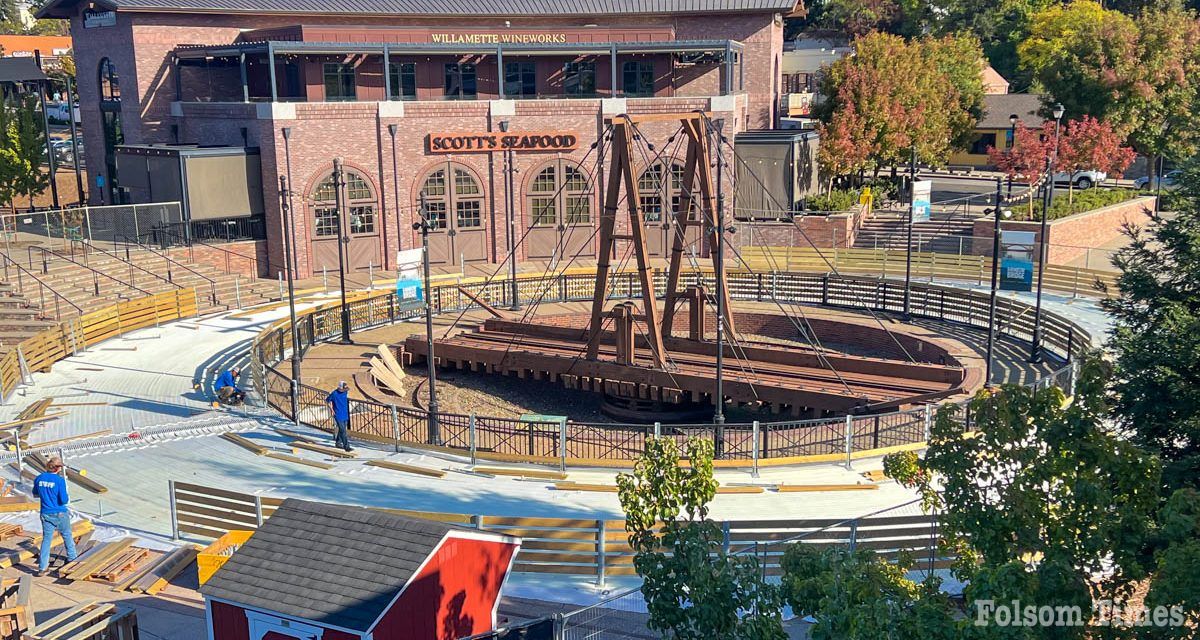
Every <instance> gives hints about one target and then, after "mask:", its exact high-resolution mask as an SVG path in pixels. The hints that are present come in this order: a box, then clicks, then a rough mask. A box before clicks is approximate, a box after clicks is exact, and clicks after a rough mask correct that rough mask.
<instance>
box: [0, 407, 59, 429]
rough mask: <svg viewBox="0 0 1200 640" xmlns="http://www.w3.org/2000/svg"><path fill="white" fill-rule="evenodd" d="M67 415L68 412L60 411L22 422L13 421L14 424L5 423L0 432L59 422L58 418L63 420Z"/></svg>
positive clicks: (0, 427)
mask: <svg viewBox="0 0 1200 640" xmlns="http://www.w3.org/2000/svg"><path fill="white" fill-rule="evenodd" d="M65 415H67V412H66V411H59V412H56V413H47V414H45V415H41V416H37V417H35V418H24V419H21V420H13V421H12V422H5V423H4V424H0V430H5V429H14V428H17V427H24V426H27V425H33V424H41V423H43V422H49V421H50V420H57V419H58V418H61V417H63V416H65Z"/></svg>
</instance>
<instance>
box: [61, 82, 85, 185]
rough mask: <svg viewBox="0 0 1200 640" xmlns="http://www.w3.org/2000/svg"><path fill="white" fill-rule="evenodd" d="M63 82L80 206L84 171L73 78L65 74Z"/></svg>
mask: <svg viewBox="0 0 1200 640" xmlns="http://www.w3.org/2000/svg"><path fill="white" fill-rule="evenodd" d="M63 80H66V82H67V121H68V122H70V123H71V157H72V158H73V159H74V161H73V162H72V164H74V165H75V190H76V192H77V193H78V196H79V204H80V205H81V206H82V205H83V204H84V202H83V171H82V170H81V169H80V168H79V160H80V158H79V136H78V133H77V132H76V130H75V97H74V96H73V95H72V93H74V92H73V91H72V90H71V76H70V75H68V74H65V73H64V74H63Z"/></svg>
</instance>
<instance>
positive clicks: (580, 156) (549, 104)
mask: <svg viewBox="0 0 1200 640" xmlns="http://www.w3.org/2000/svg"><path fill="white" fill-rule="evenodd" d="M798 10H800V7H799V6H798V5H797V0H346V1H345V2H337V3H334V2H320V1H317V0H221V1H217V0H94V1H92V2H81V1H80V0H52V1H51V2H50V3H49V4H47V5H46V6H45V7H44V8H43V9H42V10H41V11H40V13H39V16H40V17H44V18H45V17H49V18H64V19H69V20H70V21H71V34H72V37H73V38H74V50H75V57H76V63H77V67H78V69H79V74H78V78H79V79H78V83H79V94H80V110H81V114H82V118H83V122H84V130H85V132H86V133H85V140H86V148H87V153H88V154H89V157H88V159H87V160H88V162H87V166H88V169H89V173H90V174H91V175H90V176H89V181H90V182H91V183H92V184H93V185H94V186H98V187H100V188H94V189H92V190H91V191H92V194H93V195H92V197H93V204H98V203H101V202H103V203H111V202H121V201H123V200H132V201H138V200H144V199H145V197H146V195H145V194H144V193H139V192H138V190H137V185H139V184H141V181H142V180H143V177H142V176H138V175H128V174H129V173H135V172H132V171H127V175H122V173H121V171H120V169H121V167H120V163H119V162H118V157H119V153H118V152H119V150H120V147H121V145H143V146H144V145H154V144H163V145H171V144H185V145H186V144H193V145H196V144H198V145H205V146H207V145H219V146H230V147H239V148H252V149H255V150H257V152H258V156H259V158H260V162H261V173H262V176H261V182H260V183H261V185H262V202H263V206H262V209H263V213H261V214H259V215H261V216H262V218H263V222H264V223H265V229H266V232H265V235H266V242H267V246H268V255H269V256H270V264H271V267H270V269H271V273H272V274H274V273H275V271H276V270H277V269H278V268H281V266H282V262H283V261H282V235H281V232H282V229H283V226H282V224H281V222H280V217H281V216H280V196H279V178H280V176H287V177H289V182H290V184H291V191H292V198H291V203H292V206H293V210H294V211H295V221H296V222H295V233H296V241H297V247H298V249H297V258H298V270H299V272H300V274H301V275H307V274H310V273H314V272H320V270H321V268H322V267H328V268H330V269H333V268H336V265H337V237H338V227H339V225H341V228H342V231H343V233H344V234H345V235H347V236H348V237H349V238H350V242H349V251H348V256H349V258H348V259H349V262H350V265H351V266H352V268H355V269H366V268H367V267H368V265H373V266H376V267H379V266H384V267H389V268H390V267H392V266H393V263H394V261H395V254H396V251H397V249H407V248H411V247H413V246H414V245H419V237H418V236H417V235H416V232H414V231H413V230H412V223H413V221H414V220H415V219H416V209H417V206H418V202H419V198H420V194H421V193H422V192H424V194H425V197H426V199H427V201H428V207H429V211H430V213H431V219H432V220H433V221H434V222H435V223H436V226H437V228H436V229H435V230H434V231H433V232H432V233H431V238H430V242H431V251H430V255H431V257H432V259H433V261H434V262H435V263H440V264H443V265H449V264H458V263H460V262H463V261H465V262H503V261H504V260H505V258H506V256H507V253H508V249H507V246H508V245H507V243H508V241H509V237H508V234H507V230H508V222H507V220H508V219H509V214H510V213H511V216H512V220H513V222H512V225H513V226H514V227H515V233H514V237H515V238H517V239H521V238H522V237H523V238H524V240H523V241H522V242H520V243H519V246H518V248H517V251H516V252H517V255H518V257H519V259H549V258H552V257H554V256H561V255H568V256H569V255H574V254H576V253H581V254H584V255H588V252H591V255H594V252H595V246H596V244H597V242H596V238H595V234H594V233H593V230H594V228H595V220H596V217H597V212H598V208H599V194H600V193H601V191H602V189H601V187H602V186H603V179H604V176H603V171H600V170H598V167H599V166H600V163H599V162H598V157H597V156H598V155H599V152H600V149H602V148H603V145H601V146H600V149H598V148H597V147H596V145H595V143H596V141H597V138H598V137H599V136H600V135H601V132H602V131H604V127H605V120H606V118H611V117H612V116H614V115H619V114H623V113H629V114H645V113H663V112H676V111H693V110H705V111H709V112H711V113H712V117H713V118H714V120H717V121H720V122H721V126H723V127H724V131H725V134H726V135H727V136H728V138H729V139H730V140H732V138H733V134H734V133H736V132H738V131H744V130H747V129H763V128H770V127H772V126H773V125H774V124H775V121H776V113H775V111H776V108H777V105H778V102H779V101H778V96H779V77H780V72H779V65H780V56H781V53H782V48H783V17H784V16H786V15H790V14H792V13H794V12H796V11H798ZM676 129H677V125H676V124H674V123H670V122H653V123H647V124H646V125H644V129H643V130H642V131H641V132H640V133H641V134H642V136H643V138H644V142H647V143H649V144H647V145H645V147H646V148H645V149H643V150H641V151H640V152H639V153H641V154H642V155H643V157H642V158H641V159H640V160H639V162H641V166H639V168H638V170H639V174H638V175H639V183H640V193H641V195H640V199H641V200H642V204H643V206H645V207H646V208H647V217H648V220H649V221H650V222H651V223H652V224H651V229H652V231H653V233H652V234H651V238H650V245H651V251H653V252H656V253H659V254H665V251H667V250H668V249H667V246H668V238H669V237H670V236H669V234H670V229H669V227H668V226H667V225H668V224H669V216H664V215H662V211H661V206H660V205H658V204H656V203H662V202H667V201H669V199H670V198H672V197H674V191H675V188H674V186H673V185H672V181H671V180H669V179H664V178H665V177H666V176H669V175H671V172H672V171H674V170H677V168H678V167H681V165H682V158H681V157H679V156H678V155H676V153H679V154H682V148H683V147H682V145H681V144H679V142H680V141H681V139H682V138H683V136H673V135H672V134H673V133H675V131H676ZM481 134H496V135H497V136H498V137H496V138H485V137H478V136H480V135H481ZM504 136H512V137H511V138H510V140H511V141H512V142H511V143H507V144H511V145H513V146H516V147H518V150H516V151H513V152H512V153H507V152H494V151H485V150H480V149H472V148H470V147H472V146H475V145H480V144H483V145H486V144H488V143H489V141H490V143H491V144H498V145H504V144H506V143H505V142H504V140H503V137H504ZM651 145H653V147H652V148H653V149H654V151H649V152H647V151H646V149H649V148H651ZM677 150H678V151H677ZM334 157H341V158H343V159H344V163H345V167H346V169H347V171H348V173H347V185H346V189H345V196H346V200H347V202H346V207H345V209H346V215H343V216H339V215H338V214H337V211H336V209H335V208H334V207H333V189H332V188H331V182H330V176H331V172H332V168H333V159H334ZM510 169H511V171H510ZM142 172H143V173H150V172H149V171H146V170H144V169H143V170H142ZM510 185H511V186H510ZM656 207H657V208H656ZM239 215H240V214H239ZM660 231H661V233H660Z"/></svg>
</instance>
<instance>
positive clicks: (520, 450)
mask: <svg viewBox="0 0 1200 640" xmlns="http://www.w3.org/2000/svg"><path fill="white" fill-rule="evenodd" d="M703 278H704V279H711V274H710V275H708V276H704V277H703ZM700 279H702V278H701V277H697V276H693V277H692V278H691V279H689V283H690V281H691V280H700ZM655 280H656V287H660V286H662V285H664V284H665V274H664V273H662V272H656V273H655ZM610 282H611V285H610V290H609V296H610V297H611V298H617V299H620V298H632V297H637V296H639V295H640V289H641V287H640V284H639V283H638V281H637V277H636V275H635V274H632V273H620V274H614V276H613V277H612V278H611V280H610ZM709 284H710V285H711V283H709ZM594 286H595V276H594V275H590V274H566V275H562V274H558V275H549V276H541V277H536V276H535V277H525V278H521V280H520V282H519V286H518V289H519V295H520V296H521V297H522V300H523V301H524V302H529V300H531V299H540V300H542V301H544V302H562V301H572V300H588V299H590V298H591V295H592V289H593V287H594ZM659 290H661V288H660V289H659ZM729 290H730V294H731V296H732V298H733V299H734V300H745V301H763V300H776V301H779V302H780V303H783V304H791V303H799V304H822V305H827V306H834V307H841V308H848V309H871V310H874V311H881V312H896V313H898V312H900V311H902V310H903V305H904V289H903V286H902V285H901V284H899V283H897V282H894V281H888V280H882V279H874V278H863V277H852V276H843V275H835V274H812V273H766V274H764V273H730V274H729ZM473 292H474V293H476V295H477V296H478V297H479V298H480V299H482V300H484V301H486V302H488V303H489V304H492V305H494V306H497V307H500V306H505V305H508V304H511V301H510V300H509V299H508V297H509V295H510V287H509V286H508V284H507V282H506V281H494V282H492V283H490V284H487V285H486V286H482V287H479V290H478V291H477V292H476V291H474V288H473ZM428 297H429V302H430V304H431V305H432V306H433V309H434V311H435V312H436V313H448V312H461V311H463V310H466V309H469V308H472V307H475V306H477V305H476V304H475V303H474V302H472V301H471V300H470V299H469V298H468V297H467V296H466V295H464V294H463V293H462V291H460V290H459V289H458V288H457V286H456V285H448V286H441V287H434V288H433V289H432V290H431V291H430V292H429V296H428ZM910 300H911V304H910V309H911V314H912V316H914V317H916V318H926V319H935V320H940V321H945V322H952V323H957V324H961V325H965V326H968V327H972V328H976V329H983V330H986V329H987V319H988V307H989V295H988V293H987V292H977V291H970V290H966V289H959V288H955V287H949V286H944V285H934V284H925V283H914V284H913V285H912V289H911V296H910ZM349 307H350V324H351V330H352V331H358V330H362V329H366V328H369V327H375V326H380V325H385V324H391V323H394V322H398V321H405V320H412V319H415V318H418V317H420V316H421V315H422V314H423V313H424V307H423V306H421V305H420V304H417V303H413V302H411V301H403V300H399V299H397V297H396V295H395V293H392V292H388V293H382V292H381V293H380V294H379V295H376V296H373V297H369V298H366V299H362V300H357V301H354V302H351V303H349ZM1033 320H1034V314H1033V312H1032V308H1031V305H1028V304H1025V303H1023V302H1019V301H1016V300H1011V299H1006V298H1002V299H999V300H998V302H997V326H998V332H999V333H1000V334H1001V335H1003V336H1006V337H1008V338H1010V339H1015V340H1018V341H1021V342H1025V343H1029V342H1030V341H1031V339H1032V336H1033ZM298 322H299V327H298V328H299V335H300V340H301V349H302V350H307V349H308V348H310V347H312V346H313V345H315V344H317V343H320V342H323V341H326V340H330V339H333V338H336V337H338V336H340V335H341V322H342V320H341V313H340V306H339V305H330V306H326V307H321V308H317V309H315V310H312V311H310V312H306V313H305V314H304V315H303V316H301V317H300V318H299V319H298ZM289 326H290V325H289V324H288V323H287V321H286V320H285V321H283V322H281V323H277V324H275V325H273V326H272V327H271V328H269V329H267V330H266V331H264V332H263V333H261V334H260V335H259V336H258V338H257V339H256V340H255V342H254V346H253V348H252V366H253V367H254V369H255V371H254V379H255V383H256V385H258V391H259V392H260V394H261V395H262V396H263V397H264V398H265V399H266V401H267V403H268V404H269V405H270V406H271V407H274V408H275V409H276V410H278V411H280V412H281V413H283V414H284V415H286V416H287V417H288V418H292V419H297V420H298V421H300V422H303V423H306V424H309V425H311V426H314V427H317V428H322V429H331V428H332V426H333V424H332V421H331V418H330V416H329V415H328V411H327V409H326V405H325V397H326V391H324V390H321V389H317V388H314V387H310V386H308V385H304V384H297V385H296V387H297V388H296V391H295V393H296V395H297V406H298V414H299V415H298V416H293V415H292V408H291V407H292V405H291V394H292V392H293V391H292V384H293V383H292V381H291V380H290V379H289V378H288V377H287V375H286V374H284V373H282V372H280V371H279V370H278V369H277V368H276V365H277V364H278V363H280V362H282V361H283V360H284V359H285V358H287V357H288V355H289V354H288V351H290V348H291V337H290V334H289V331H288V328H289ZM1042 327H1043V335H1044V338H1043V347H1044V349H1045V350H1046V352H1047V353H1048V354H1049V355H1051V356H1053V357H1055V358H1058V359H1060V360H1062V361H1068V362H1069V361H1070V360H1071V359H1072V356H1073V354H1074V353H1075V352H1076V351H1078V350H1079V349H1080V348H1081V346H1083V345H1087V344H1090V342H1091V337H1090V335H1089V334H1088V333H1087V332H1086V331H1084V330H1083V329H1082V328H1081V327H1080V326H1079V325H1077V324H1075V323H1074V322H1072V321H1070V320H1069V319H1067V318H1064V317H1061V316H1059V315H1057V314H1054V313H1050V312H1046V311H1045V310H1043V322H1042ZM1073 372H1074V369H1073V368H1072V367H1070V366H1067V367H1064V368H1062V369H1060V370H1059V371H1057V372H1056V373H1054V374H1052V375H1051V376H1048V377H1046V378H1043V379H1042V380H1040V381H1038V382H1036V383H1035V384H1041V383H1045V382H1049V383H1053V384H1060V385H1061V386H1064V387H1067V386H1069V385H1071V384H1072V383H1073ZM956 415H958V416H961V419H962V420H963V421H964V427H965V428H966V427H969V426H970V417H969V415H967V414H966V412H965V411H958V412H956ZM932 418H933V412H932V407H924V408H920V409H913V410H908V411H898V412H893V413H884V414H875V415H865V416H844V417H839V418H825V419H816V420H800V421H786V422H774V423H759V422H754V423H749V424H727V425H725V426H724V429H723V430H722V433H721V435H720V437H721V441H720V442H719V443H717V444H719V446H717V447H716V449H717V450H718V452H719V457H720V458H721V459H724V460H731V461H742V462H744V463H745V464H747V465H755V466H757V465H758V464H759V462H760V461H774V462H777V463H778V462H784V461H786V459H789V458H796V457H801V456H804V457H810V456H827V457H830V458H841V457H843V456H844V457H845V459H846V460H847V461H849V460H850V459H852V458H853V457H856V456H859V455H870V454H869V453H868V452H873V451H878V450H880V449H886V448H889V447H896V446H903V445H917V444H919V443H921V442H924V441H925V439H926V437H927V435H928V432H929V428H930V425H931V422H932ZM429 422H430V417H429V415H428V413H427V412H425V411H423V410H421V409H415V408H411V407H400V406H395V405H387V404H380V403H376V402H368V401H352V402H351V420H350V433H351V436H352V437H357V438H360V439H365V440H372V441H376V442H381V443H388V444H394V445H396V446H400V445H403V444H411V445H418V446H426V447H441V448H448V449H453V450H456V451H460V452H462V453H463V454H466V455H470V456H471V457H472V459H474V458H475V457H477V456H478V457H483V458H492V459H520V460H527V461H533V462H544V463H558V464H561V465H563V466H566V465H569V464H588V463H591V462H597V463H605V464H608V463H619V462H620V461H629V460H633V459H635V458H636V457H637V456H638V455H640V454H641V452H642V451H643V450H644V445H645V441H646V439H647V438H650V437H655V436H657V437H671V438H677V439H678V440H680V442H681V443H682V442H683V441H685V440H687V439H689V438H693V437H701V438H707V439H713V440H715V439H716V438H718V433H717V431H716V429H715V428H714V426H713V425H712V424H655V425H629V424H608V423H598V424H592V423H584V422H574V421H568V422H565V423H562V424H560V423H547V422H528V421H521V420H517V419H513V418H503V417H495V416H477V415H461V414H451V413H439V414H438V415H437V416H436V424H437V427H438V428H437V432H438V435H439V440H438V441H437V442H432V441H430V437H431V433H430V431H431V430H430V429H429V428H428V425H429ZM767 464H769V463H767Z"/></svg>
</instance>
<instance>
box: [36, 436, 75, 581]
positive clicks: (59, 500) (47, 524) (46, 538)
mask: <svg viewBox="0 0 1200 640" xmlns="http://www.w3.org/2000/svg"><path fill="white" fill-rule="evenodd" d="M62 468H63V463H62V458H59V457H58V456H54V457H53V458H50V460H49V461H48V462H47V463H46V471H45V472H43V473H42V474H40V475H39V476H38V477H36V478H34V479H33V492H34V493H35V494H36V495H37V497H38V500H40V501H41V503H42V508H41V516H42V552H41V554H40V555H38V575H39V576H42V575H46V571H47V569H49V567H50V549H51V547H52V546H53V538H54V532H55V531H57V532H58V533H59V534H60V535H61V536H62V539H63V546H64V547H66V550H67V562H74V561H75V557H76V554H75V539H74V538H73V537H71V511H70V510H69V509H67V503H68V502H70V498H68V497H67V481H66V479H64V478H63V477H62Z"/></svg>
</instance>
